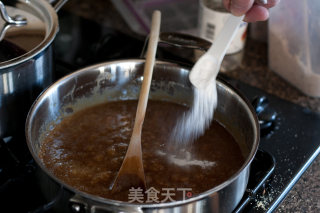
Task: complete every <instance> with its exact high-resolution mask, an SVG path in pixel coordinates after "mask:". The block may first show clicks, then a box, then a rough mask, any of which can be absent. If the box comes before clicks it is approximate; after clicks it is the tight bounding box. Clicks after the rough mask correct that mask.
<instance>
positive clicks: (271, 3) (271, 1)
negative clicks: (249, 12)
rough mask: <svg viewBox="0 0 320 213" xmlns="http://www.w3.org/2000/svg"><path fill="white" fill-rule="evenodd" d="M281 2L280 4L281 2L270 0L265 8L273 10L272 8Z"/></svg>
mask: <svg viewBox="0 0 320 213" xmlns="http://www.w3.org/2000/svg"><path fill="white" fill-rule="evenodd" d="M279 2H280V0H268V3H267V4H265V5H263V6H264V7H266V8H271V7H274V6H276V5H277V4H278V3H279Z"/></svg>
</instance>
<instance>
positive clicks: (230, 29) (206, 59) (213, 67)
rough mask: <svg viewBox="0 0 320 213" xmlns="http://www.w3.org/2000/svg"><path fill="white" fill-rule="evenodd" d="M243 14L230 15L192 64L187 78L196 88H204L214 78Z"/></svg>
mask: <svg viewBox="0 0 320 213" xmlns="http://www.w3.org/2000/svg"><path fill="white" fill-rule="evenodd" d="M243 18H244V16H240V17H237V16H233V15H230V17H229V18H228V20H227V22H226V24H225V25H224V27H223V28H222V30H221V32H220V33H219V35H218V36H217V38H216V39H215V40H214V41H213V43H212V45H211V47H210V48H209V50H208V51H207V52H206V53H205V54H204V55H202V56H201V57H200V59H199V60H198V61H197V63H196V64H195V65H194V66H193V68H192V70H191V73H190V76H189V79H190V81H191V83H192V84H193V85H194V86H195V87H196V88H197V89H200V90H202V89H205V88H207V87H208V86H209V85H210V84H212V81H213V80H215V79H216V77H217V74H218V72H219V70H220V66H221V62H222V60H223V58H224V56H225V54H226V51H227V49H228V47H229V45H230V43H231V41H232V39H233V38H234V36H235V34H236V32H237V29H238V27H239V25H240V24H241V22H242V20H243Z"/></svg>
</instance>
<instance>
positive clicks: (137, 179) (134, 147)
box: [112, 11, 161, 193]
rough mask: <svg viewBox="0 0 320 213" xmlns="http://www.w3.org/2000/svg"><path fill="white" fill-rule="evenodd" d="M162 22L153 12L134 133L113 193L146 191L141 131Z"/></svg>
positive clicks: (159, 16)
mask: <svg viewBox="0 0 320 213" xmlns="http://www.w3.org/2000/svg"><path fill="white" fill-rule="evenodd" d="M160 22H161V13H160V11H155V12H153V15H152V23H151V30H150V39H149V43H148V50H147V56H146V62H145V66H144V73H143V82H142V86H141V90H140V96H139V102H138V108H137V113H136V118H135V122H134V127H133V132H132V136H131V139H130V143H129V146H128V150H127V153H126V156H125V158H124V160H123V162H122V165H121V167H120V170H119V172H118V175H117V177H116V179H115V182H114V184H113V186H112V193H115V192H121V191H124V190H127V189H129V188H130V187H135V188H137V187H142V188H143V189H146V181H145V175H144V170H143V163H142V151H141V130H142V124H143V121H144V117H145V113H146V108H147V103H148V96H149V90H150V85H151V79H152V73H153V66H154V62H155V55H156V51H157V46H158V40H159V32H160Z"/></svg>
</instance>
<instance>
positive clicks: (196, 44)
mask: <svg viewBox="0 0 320 213" xmlns="http://www.w3.org/2000/svg"><path fill="white" fill-rule="evenodd" d="M148 42H149V36H147V38H146V39H145V42H144V45H143V48H142V51H141V54H140V58H145V57H144V56H145V54H146V50H147V44H148ZM158 43H159V44H164V45H169V46H173V47H177V48H181V49H191V50H200V51H201V52H206V51H207V50H208V49H209V48H210V46H211V42H210V41H207V40H205V39H202V38H199V37H196V36H192V35H188V34H184V33H176V32H162V33H160V35H159V42H158Z"/></svg>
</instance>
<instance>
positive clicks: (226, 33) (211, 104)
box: [171, 15, 244, 143]
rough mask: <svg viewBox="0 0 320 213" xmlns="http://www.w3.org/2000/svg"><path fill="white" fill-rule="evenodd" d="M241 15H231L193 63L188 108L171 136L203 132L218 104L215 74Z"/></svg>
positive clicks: (189, 137) (183, 138)
mask: <svg viewBox="0 0 320 213" xmlns="http://www.w3.org/2000/svg"><path fill="white" fill-rule="evenodd" d="M243 18H244V16H240V17H237V16H233V15H230V17H229V18H228V20H227V21H226V23H225V25H224V27H223V29H222V30H221V31H220V33H219V34H218V36H217V37H216V39H215V40H214V41H213V43H212V45H211V47H210V48H209V50H208V51H207V52H206V53H205V54H204V55H202V56H201V57H200V59H199V60H198V61H197V62H196V64H195V65H194V66H193V68H192V70H191V73H190V75H189V79H190V81H191V83H192V84H193V85H194V86H195V88H194V100H193V105H192V107H191V109H190V110H189V111H188V112H186V113H185V114H184V115H183V116H182V117H181V118H180V120H178V122H177V124H176V126H175V129H174V131H173V133H172V136H171V140H173V141H176V142H178V143H188V142H192V141H194V140H196V139H197V138H198V137H200V136H201V135H203V134H204V131H205V130H206V129H207V128H208V127H209V125H210V123H211V121H212V119H213V112H214V109H215V108H216V106H217V89H216V77H217V74H218V72H219V70H220V66H221V62H222V60H223V58H224V55H225V54H226V51H227V49H228V47H229V45H230V43H231V41H232V39H233V38H234V36H235V34H236V32H237V29H238V27H239V25H240V24H241V22H242V20H243Z"/></svg>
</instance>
